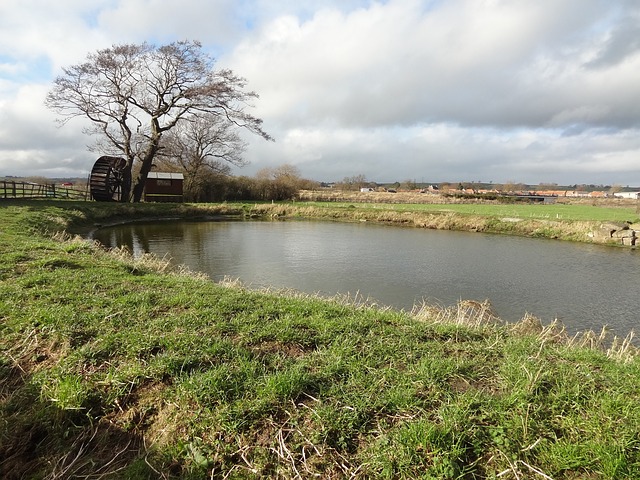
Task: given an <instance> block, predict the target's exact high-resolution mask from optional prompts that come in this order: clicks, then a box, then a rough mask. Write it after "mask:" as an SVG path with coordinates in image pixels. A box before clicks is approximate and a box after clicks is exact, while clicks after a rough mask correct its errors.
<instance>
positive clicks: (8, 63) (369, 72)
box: [0, 0, 640, 185]
mask: <svg viewBox="0 0 640 480" xmlns="http://www.w3.org/2000/svg"><path fill="white" fill-rule="evenodd" d="M639 32H640V5H639V4H638V3H637V2H636V1H634V0H620V1H617V2H609V1H606V0H565V1H563V2H558V1H557V0H540V1H536V2H531V1H528V0H509V1H506V0H505V1H499V0H448V1H446V2H444V1H437V0H434V1H426V0H422V1H421V0H389V1H380V2H375V1H367V0H343V1H338V0H335V1H328V0H306V1H305V0H296V1H293V0H286V1H282V2H272V1H269V0H242V1H232V0H218V1H212V2H201V1H197V0H185V1H184V2H170V1H168V0H127V1H124V0H96V1H93V2H85V1H84V0H58V1H57V2H46V1H44V0H4V1H3V3H2V4H0V119H3V120H5V121H4V122H3V124H2V125H1V126H0V139H2V140H0V174H6V173H11V172H10V171H11V170H12V169H17V167H16V165H18V166H19V167H20V169H22V170H24V171H25V172H26V171H27V170H29V171H34V172H36V171H37V172H40V171H42V169H43V168H44V165H59V166H60V168H61V169H63V170H64V171H69V172H71V171H73V170H74V169H78V168H85V169H86V168H87V167H80V166H81V165H85V164H86V163H87V160H83V158H85V159H86V158H87V157H89V158H93V154H88V153H87V152H86V149H85V148H84V145H85V144H87V143H91V142H90V141H89V139H87V138H84V137H82V135H80V133H79V129H78V128H76V129H69V128H68V127H65V128H64V129H62V130H58V129H55V128H54V127H53V126H52V117H51V114H50V113H49V112H47V111H46V110H44V107H43V106H42V104H41V99H42V98H43V95H44V93H43V92H44V91H45V90H46V85H47V84H50V82H51V81H52V79H53V76H54V75H56V74H57V73H59V71H60V68H61V67H62V66H65V65H70V64H73V63H77V62H79V61H82V60H83V59H84V57H85V56H86V54H87V53H89V52H91V51H95V50H96V49H98V48H103V47H105V46H109V45H111V44H114V43H124V42H141V41H145V40H146V41H150V42H156V43H164V42H170V41H174V40H182V39H197V40H200V41H202V43H203V45H204V46H205V48H209V49H210V51H211V53H212V54H213V55H216V56H218V65H219V66H222V67H230V68H233V69H234V70H235V71H236V72H237V73H238V74H240V75H242V76H244V77H246V78H247V80H248V82H249V88H250V89H252V90H255V91H257V92H258V93H259V95H260V99H259V100H257V101H256V108H255V110H254V113H255V114H256V115H257V116H259V117H261V118H263V119H264V127H265V129H266V130H267V131H268V132H269V133H271V134H272V135H274V137H275V138H276V143H269V142H263V141H262V140H261V139H257V138H250V146H249V150H248V151H247V157H248V159H249V160H251V162H252V166H251V167H249V168H248V169H246V170H244V171H240V172H239V173H247V174H250V173H251V172H254V171H256V170H258V169H260V168H261V167H263V166H267V165H269V166H273V165H278V164H281V163H284V162H288V163H293V164H295V165H297V166H299V168H300V169H301V171H302V173H303V174H304V175H307V176H310V177H313V178H317V179H322V180H336V179H342V178H343V177H345V176H351V175H357V174H364V175H366V176H367V177H368V178H370V179H372V180H376V179H379V180H381V181H382V180H402V179H408V178H416V179H421V178H425V179H427V178H428V179H430V180H438V179H440V180H452V181H455V180H478V179H483V180H494V181H496V182H500V181H506V180H508V179H514V180H517V181H523V182H530V183H537V182H539V181H548V182H560V183H562V182H569V183H580V182H586V183H604V184H606V183H622V184H627V183H629V182H631V183H636V184H638V185H640V161H639V158H640V143H639V142H638V140H636V139H638V138H640V135H639V134H640V103H639V102H637V101H636V100H635V99H637V98H640V41H638V33H639ZM47 82H49V83H47ZM29 132H35V133H37V135H30V134H29ZM16 152H23V153H19V154H18V153H16ZM24 152H34V153H33V157H34V158H38V159H40V158H42V162H41V161H40V160H38V161H34V162H33V164H32V165H30V164H29V162H28V161H27V160H25V161H24V162H23V163H21V162H18V163H15V162H13V163H12V161H11V160H10V159H12V158H18V157H20V158H27V157H28V155H27V154H25V153H24ZM35 152H37V153H35ZM53 152H56V153H55V155H54V153H53ZM15 173H16V174H22V173H23V171H20V172H15Z"/></svg>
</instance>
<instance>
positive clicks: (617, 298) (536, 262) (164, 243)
mask: <svg viewBox="0 0 640 480" xmlns="http://www.w3.org/2000/svg"><path fill="white" fill-rule="evenodd" d="M93 238H95V239H96V240H98V241H100V242H101V243H102V244H104V245H105V246H108V247H115V246H127V247H128V248H129V249H130V250H132V251H133V252H134V254H135V255H140V254H142V253H144V252H151V253H154V254H155V255H158V256H160V257H163V256H165V255H168V256H169V257H170V258H171V259H172V261H173V262H175V263H178V264H184V265H187V266H188V267H189V268H191V269H192V270H195V271H199V272H204V273H206V274H208V275H209V276H210V277H211V278H212V279H213V280H216V281H218V280H221V279H223V278H225V277H231V278H233V279H236V278H237V279H240V280H241V281H242V282H243V283H244V284H245V285H247V286H249V287H255V288H259V287H275V288H293V289H296V290H299V291H302V292H307V293H319V294H321V295H333V294H336V293H340V294H350V295H352V296H353V295H356V294H358V295H360V296H361V297H365V298H369V299H371V300H372V301H376V302H377V303H379V304H381V305H386V306H391V307H394V308H398V309H405V310H410V309H411V308H412V307H413V305H414V304H420V303H421V302H422V301H423V300H424V301H426V302H428V303H433V304H439V305H444V306H448V305H455V304H456V303H457V302H458V301H459V300H477V301H484V300H487V299H488V300H489V301H490V302H491V304H492V305H493V307H494V310H495V311H496V312H497V314H498V315H499V316H500V317H501V318H503V319H505V320H507V321H517V320H519V319H520V318H522V317H523V316H524V315H525V313H527V312H528V313H530V314H533V315H535V316H537V317H539V318H540V319H542V320H543V321H544V322H545V323H548V322H550V321H552V320H553V319H555V318H558V319H559V320H561V321H562V322H563V323H564V324H565V325H566V326H567V328H568V329H569V330H570V331H573V332H575V331H580V330H584V329H594V330H600V328H601V327H602V326H603V325H609V326H610V327H612V328H613V329H614V331H615V332H616V333H617V334H620V335H626V334H627V333H628V332H629V331H630V330H632V329H636V328H637V327H638V323H639V321H640V320H639V319H640V315H639V314H640V280H639V278H640V277H639V275H640V273H639V272H640V252H638V251H636V250H629V249H622V248H620V249H619V248H612V247H604V246H597V245H589V244H580V243H570V242H561V241H554V240H539V239H531V238H523V237H513V236H502V235H488V234H481V233H470V232H451V231H436V230H423V229H414V228H403V227H391V226H382V225H374V224H368V223H332V222H320V221H228V220H225V221H208V222H193V221H192V222H189V221H171V222H169V221H165V222H154V223H133V224H127V225H118V226H113V227H106V228H101V229H99V230H97V231H96V232H94V233H93Z"/></svg>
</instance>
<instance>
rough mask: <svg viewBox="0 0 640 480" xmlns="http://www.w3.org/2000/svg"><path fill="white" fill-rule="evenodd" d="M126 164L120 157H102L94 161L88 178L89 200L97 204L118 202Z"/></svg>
mask: <svg viewBox="0 0 640 480" xmlns="http://www.w3.org/2000/svg"><path fill="white" fill-rule="evenodd" d="M126 164H127V162H126V161H125V159H124V158H120V157H108V156H103V157H100V158H99V159H98V160H96V163H94V164H93V169H91V177H90V178H89V186H90V188H91V198H93V199H94V200H96V201H98V202H119V201H120V200H121V198H122V181H123V176H124V175H123V174H124V167H125V166H126Z"/></svg>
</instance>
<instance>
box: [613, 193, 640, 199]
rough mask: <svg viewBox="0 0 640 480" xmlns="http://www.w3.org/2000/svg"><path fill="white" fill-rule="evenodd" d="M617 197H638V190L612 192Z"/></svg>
mask: <svg viewBox="0 0 640 480" xmlns="http://www.w3.org/2000/svg"><path fill="white" fill-rule="evenodd" d="M613 196H614V197H617V198H630V199H632V200H638V199H640V192H618V193H614V194H613Z"/></svg>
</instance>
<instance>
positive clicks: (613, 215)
mask: <svg viewBox="0 0 640 480" xmlns="http://www.w3.org/2000/svg"><path fill="white" fill-rule="evenodd" d="M299 205H308V206H312V207H317V208H353V206H354V204H352V203H339V202H330V203H328V202H300V203H299ZM357 208H364V209H369V210H385V211H394V212H417V213H425V212H426V213H430V212H436V213H446V212H453V213H458V214H463V215H486V216H495V217H513V218H522V219H549V220H568V221H617V222H626V221H634V220H635V221H637V220H638V212H637V209H636V208H635V207H602V206H596V205H584V204H561V203H556V204H538V205H536V204H526V203H523V204H489V203H451V204H431V203H416V204H379V203H363V204H357Z"/></svg>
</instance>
